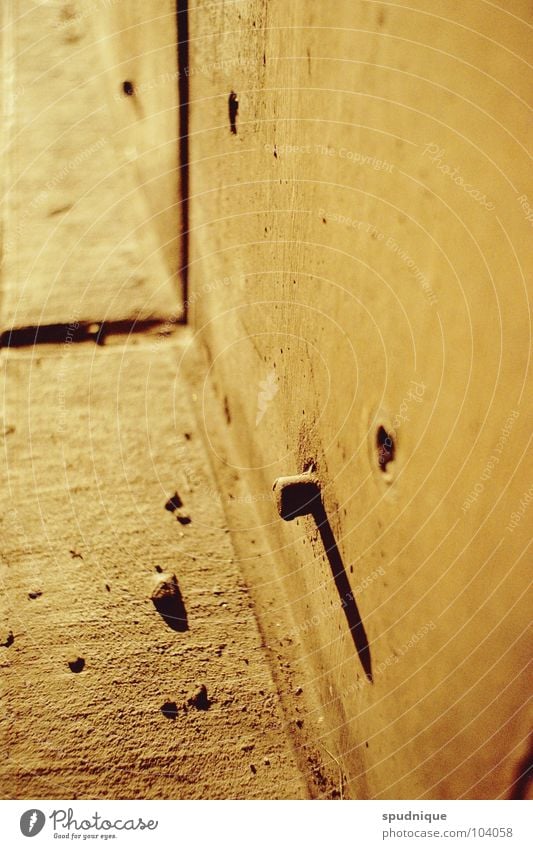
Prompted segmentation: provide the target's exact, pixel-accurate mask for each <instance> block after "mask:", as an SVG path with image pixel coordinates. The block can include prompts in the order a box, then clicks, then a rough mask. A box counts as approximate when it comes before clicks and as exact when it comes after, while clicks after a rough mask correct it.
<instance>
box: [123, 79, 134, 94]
mask: <svg viewBox="0 0 533 849" xmlns="http://www.w3.org/2000/svg"><path fill="white" fill-rule="evenodd" d="M122 91H123V92H124V94H125V95H127V96H128V97H131V96H132V94H135V86H134V85H133V83H132V82H130V80H124V82H123V83H122Z"/></svg>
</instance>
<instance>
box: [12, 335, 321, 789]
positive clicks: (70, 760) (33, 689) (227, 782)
mask: <svg viewBox="0 0 533 849" xmlns="http://www.w3.org/2000/svg"><path fill="white" fill-rule="evenodd" d="M115 342H116V344H112V343H111V342H110V344H109V346H105V347H101V346H99V347H97V346H92V345H78V346H74V345H70V346H69V345H65V346H51V345H42V346H40V347H38V348H35V349H34V350H31V349H19V350H17V351H11V352H3V354H2V358H1V364H2V393H1V394H2V399H3V418H2V430H1V431H0V435H1V442H0V444H1V445H2V481H3V483H2V496H1V505H0V532H1V535H2V555H1V567H0V568H1V573H2V577H1V598H0V611H1V613H0V629H1V633H0V643H1V646H0V666H1V681H2V694H1V695H2V712H1V716H0V729H1V735H0V736H1V740H2V752H3V758H2V764H1V766H0V793H1V795H2V798H4V799H5V798H17V799H20V798H32V799H35V798H56V799H57V798H62V799H65V798H69V799H76V798H92V799H102V798H120V799H135V798H141V799H144V798H163V799H169V798H170V799H176V798H177V799H183V798H305V797H306V796H307V788H306V784H305V781H304V779H303V778H302V776H301V774H300V771H299V769H298V767H297V765H296V756H295V753H294V750H293V747H292V744H291V742H290V737H289V734H288V732H287V729H286V727H285V723H284V720H283V718H282V715H281V711H280V707H279V698H278V694H277V691H276V688H275V686H274V683H273V680H272V677H271V675H270V672H269V668H268V663H267V658H266V653H265V652H266V650H265V646H264V642H263V639H262V637H261V635H260V633H259V630H258V628H257V625H256V621H255V618H254V612H253V609H252V604H251V600H250V595H249V592H248V588H247V586H246V584H245V582H244V581H243V580H242V577H241V575H240V572H239V568H238V564H237V561H236V559H235V554H234V550H233V545H232V542H231V538H230V535H229V533H228V532H227V529H226V525H225V520H224V514H223V509H222V507H223V502H222V499H221V498H220V497H219V496H218V493H217V490H216V488H215V484H214V481H213V478H212V476H211V473H210V471H209V467H208V460H207V457H206V454H205V451H204V448H203V445H202V443H201V440H200V436H199V432H198V429H197V426H196V424H195V420H194V417H193V413H192V403H191V397H190V390H189V389H188V387H187V384H186V382H185V381H184V379H183V376H182V375H181V374H180V375H179V376H176V361H177V360H178V355H179V352H180V350H181V345H180V343H178V344H177V345H176V344H174V343H173V342H172V341H170V340H168V339H167V340H165V339H164V338H163V337H160V336H157V335H154V336H152V337H150V336H144V337H141V336H137V337H133V338H131V339H130V340H129V341H128V343H127V344H123V342H124V340H123V339H117V340H115ZM174 342H175V339H174ZM179 501H181V504H179ZM178 504H179V506H178ZM172 575H174V576H175V578H176V581H177V583H178V586H179V593H180V596H181V599H179V598H178V599H175V601H176V603H177V607H176V608H174V607H171V608H170V609H169V608H165V607H164V606H163V609H162V611H161V610H160V608H159V607H157V606H156V604H155V603H154V601H153V600H152V597H153V594H154V589H156V587H157V586H158V585H159V591H158V592H156V593H155V601H157V600H158V598H160V597H161V589H162V588H161V585H160V582H161V581H165V582H166V583H167V584H168V583H170V584H172V583H173V581H172V580H171V577H165V576H172ZM163 596H164V587H163ZM178 602H179V604H178ZM163 614H165V615H163ZM202 687H205V688H206V690H207V694H206V695H205V694H204V697H203V698H202V696H201V694H202V692H203V691H202ZM199 693H200V698H198V694H199Z"/></svg>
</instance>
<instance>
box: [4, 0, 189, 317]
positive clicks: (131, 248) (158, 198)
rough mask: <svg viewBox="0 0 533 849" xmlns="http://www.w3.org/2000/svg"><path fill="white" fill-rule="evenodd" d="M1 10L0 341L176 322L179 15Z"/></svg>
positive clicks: (126, 7) (24, 6)
mask: <svg viewBox="0 0 533 849" xmlns="http://www.w3.org/2000/svg"><path fill="white" fill-rule="evenodd" d="M156 6H157V8H156V7H155V6H154V4H146V3H145V4H143V3H140V2H135V3H131V2H130V3H127V4H126V3H85V2H78V0H68V2H67V0H57V2H56V0H54V2H50V3H36V2H34V0H6V2H5V3H3V4H2V13H1V18H0V21H1V26H2V70H3V73H2V79H3V82H2V110H3V115H2V136H1V139H2V150H1V156H2V194H3V204H2V221H3V241H2V272H1V297H2V330H9V329H11V328H20V327H28V326H30V327H35V326H37V325H54V324H69V323H70V322H75V321H78V322H81V321H85V322H98V321H108V322H114V321H126V320H130V319H153V318H166V317H167V316H169V315H171V314H172V315H176V314H177V315H179V313H180V308H179V305H178V306H177V301H178V295H179V285H180V284H179V279H178V271H179V265H180V262H181V254H180V231H181V212H180V209H181V207H180V205H179V180H180V171H179V168H178V157H179V149H178V148H179V146H178V108H177V99H178V83H177V46H176V43H177V33H176V10H175V6H174V4H172V3H170V2H166V0H165V2H161V3H157V4H156Z"/></svg>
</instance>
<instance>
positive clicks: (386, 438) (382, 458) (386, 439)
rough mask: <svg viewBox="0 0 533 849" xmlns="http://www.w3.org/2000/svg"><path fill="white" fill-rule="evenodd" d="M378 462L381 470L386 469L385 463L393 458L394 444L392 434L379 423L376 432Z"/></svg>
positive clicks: (384, 470)
mask: <svg viewBox="0 0 533 849" xmlns="http://www.w3.org/2000/svg"><path fill="white" fill-rule="evenodd" d="M376 445H377V449H378V463H379V468H380V469H381V471H382V472H386V471H387V465H388V464H389V463H391V462H392V461H393V460H394V453H395V445H394V439H393V438H392V436H391V435H390V434H389V433H387V431H386V430H385V428H384V427H383V425H380V426H379V428H378V432H377V434H376Z"/></svg>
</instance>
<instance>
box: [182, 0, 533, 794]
mask: <svg viewBox="0 0 533 849" xmlns="http://www.w3.org/2000/svg"><path fill="white" fill-rule="evenodd" d="M527 15H528V4H527V3H525V2H514V3H512V4H495V3H491V4H487V3H482V2H479V3H478V2H476V3H468V4H464V3H458V2H453V0H439V2H438V3H436V4H427V3H424V2H419V0H409V2H408V3H407V2H398V3H395V4H388V3H378V2H366V1H365V2H363V1H362V0H361V2H359V0H357V2H356V1H355V0H346V2H344V0H342V2H338V3H336V4H335V9H334V14H333V13H332V8H331V6H330V5H329V4H323V3H313V2H312V3H309V2H304V0H295V2H293V3H290V4H287V3H282V2H280V1H279V0H269V2H268V3H267V2H254V3H241V2H236V3H225V4H213V3H210V2H203V0H194V2H192V3H191V4H190V25H189V28H190V35H191V47H190V87H191V113H190V129H191V168H190V180H191V199H190V216H191V233H190V238H191V271H190V274H191V285H192V296H191V301H192V305H193V313H194V316H193V318H194V323H195V330H196V333H197V338H198V339H199V340H201V342H202V344H203V345H204V346H205V348H206V351H207V353H208V356H209V358H210V365H211V368H210V375H209V378H210V380H211V382H212V383H213V384H214V386H215V388H216V389H217V391H218V394H219V400H220V409H221V410H223V411H224V413H225V417H226V421H227V425H228V431H229V433H230V434H231V437H232V439H233V442H234V445H235V451H234V452H233V453H232V454H231V455H230V456H229V457H227V458H223V464H226V466H227V468H229V470H230V473H232V474H233V475H234V477H235V478H237V477H238V478H239V480H240V484H239V485H240V487H241V490H242V492H243V493H245V494H247V496H248V502H249V503H248V504H247V505H245V504H244V503H243V504H242V505H241V506H240V507H239V510H240V511H241V513H242V514H243V515H244V513H245V512H246V515H247V516H249V519H248V520H247V521H248V522H249V525H248V527H249V529H250V533H249V534H248V541H250V540H249V537H250V536H252V535H253V537H254V540H253V541H254V543H257V542H258V540H262V552H263V557H262V559H261V561H258V559H257V557H256V556H255V555H254V553H253V552H254V549H253V547H251V546H249V548H248V551H247V552H246V546H244V548H243V549H242V556H243V560H244V561H245V562H244V568H245V569H246V570H247V571H248V574H249V575H251V576H253V580H254V583H255V585H256V587H257V592H258V597H259V598H261V597H262V594H263V596H264V597H266V596H267V595H268V596H269V598H270V605H271V606H272V604H273V605H274V608H275V613H277V618H278V620H279V621H280V622H281V623H289V624H285V625H283V626H282V631H283V633H282V634H281V635H280V636H279V639H278V643H279V645H280V646H281V645H282V644H283V642H284V640H285V643H289V642H290V643H291V644H292V646H293V650H294V646H295V645H296V646H297V652H298V654H299V657H300V660H301V661H302V667H303V666H305V668H306V670H307V671H306V675H307V680H306V684H307V686H306V688H305V690H306V692H305V698H306V700H307V701H306V705H307V715H306V725H305V729H307V733H308V734H309V735H311V736H313V737H314V738H315V739H318V740H320V741H321V742H322V743H324V744H325V745H327V747H328V751H330V752H331V753H332V754H333V755H334V756H335V757H336V758H337V759H338V760H339V762H340V763H341V764H342V771H343V773H344V775H345V777H346V792H347V793H348V794H351V795H353V796H356V797H357V796H359V797H361V796H363V797H370V798H373V797H382V798H394V797H396V798H410V797H424V796H426V797H430V798H431V797H444V798H448V797H468V798H470V797H474V798H475V797H488V798H491V797H497V796H507V795H509V794H512V793H513V787H514V786H515V782H516V781H517V779H518V778H519V775H520V773H521V772H522V764H523V763H524V760H523V759H524V758H525V756H526V750H527V740H526V734H527V728H528V722H527V716H526V709H525V691H526V679H525V668H526V664H527V660H528V652H527V645H526V641H525V630H526V625H527V621H528V616H527V609H526V602H525V586H526V556H527V545H528V539H529V536H528V534H527V526H528V516H527V515H526V514H527V509H528V505H529V503H530V501H531V490H530V488H529V489H528V487H530V480H529V478H528V477H527V471H526V463H525V460H526V458H527V453H526V452H527V447H528V440H529V430H528V426H527V413H526V403H527V397H528V361H527V350H528V346H529V342H530V323H529V311H528V308H529V304H528V296H527V290H526V285H525V280H526V275H527V265H528V259H530V256H529V257H528V253H527V250H526V245H527V238H528V235H529V233H530V226H531V222H530V221H528V214H529V210H530V208H531V207H530V206H529V204H533V189H532V187H531V185H528V184H527V181H526V174H527V172H526V170H525V168H526V164H527V160H528V156H527V150H526V142H527V138H526V126H527V124H526V121H527V108H526V99H527V96H528V90H529V86H530V77H528V65H527V61H526V60H527V58H528V54H529V53H530V51H531V42H530V37H529V34H528V25H527V23H526V21H525V19H527ZM205 428H206V434H207V437H208V439H209V438H210V430H211V423H210V419H209V417H205ZM380 443H381V445H380ZM310 463H313V464H314V465H315V466H316V469H317V474H318V476H319V478H320V480H321V483H322V488H323V499H324V504H325V509H326V513H327V516H328V519H329V522H330V530H331V534H330V535H329V537H326V538H321V536H320V535H319V534H318V532H317V530H316V527H315V523H314V522H313V520H312V519H311V518H304V519H299V520H296V521H295V522H293V523H291V524H285V523H282V522H281V520H280V519H279V518H278V517H277V515H276V512H275V509H274V505H273V502H272V500H271V498H270V495H269V493H270V490H271V486H272V481H273V479H274V478H275V477H276V476H278V475H280V474H292V473H296V472H301V471H303V470H304V469H305V468H306V467H307V466H308V465H309V464H310ZM250 502H251V503H252V505H253V515H252V508H251V507H250ZM252 531H253V533H252ZM242 536H243V538H244V534H242ZM333 539H334V540H335V541H336V546H337V548H335V547H334V546H333ZM325 542H326V546H324V543H325ZM325 547H326V548H329V549H330V552H329V556H326V554H325ZM332 571H333V572H334V574H335V575H336V580H334V578H333V576H332ZM269 616H270V619H271V620H272V622H274V620H275V618H276V616H275V615H274V613H272V611H271V613H270V614H269ZM358 617H360V620H361V623H362V624H361V625H357V619H358ZM278 635H279V631H278ZM365 640H366V641H367V642H368V647H369V648H368V650H367V649H366V648H365ZM302 734H303V736H302V744H305V732H302ZM520 792H521V791H520Z"/></svg>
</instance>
